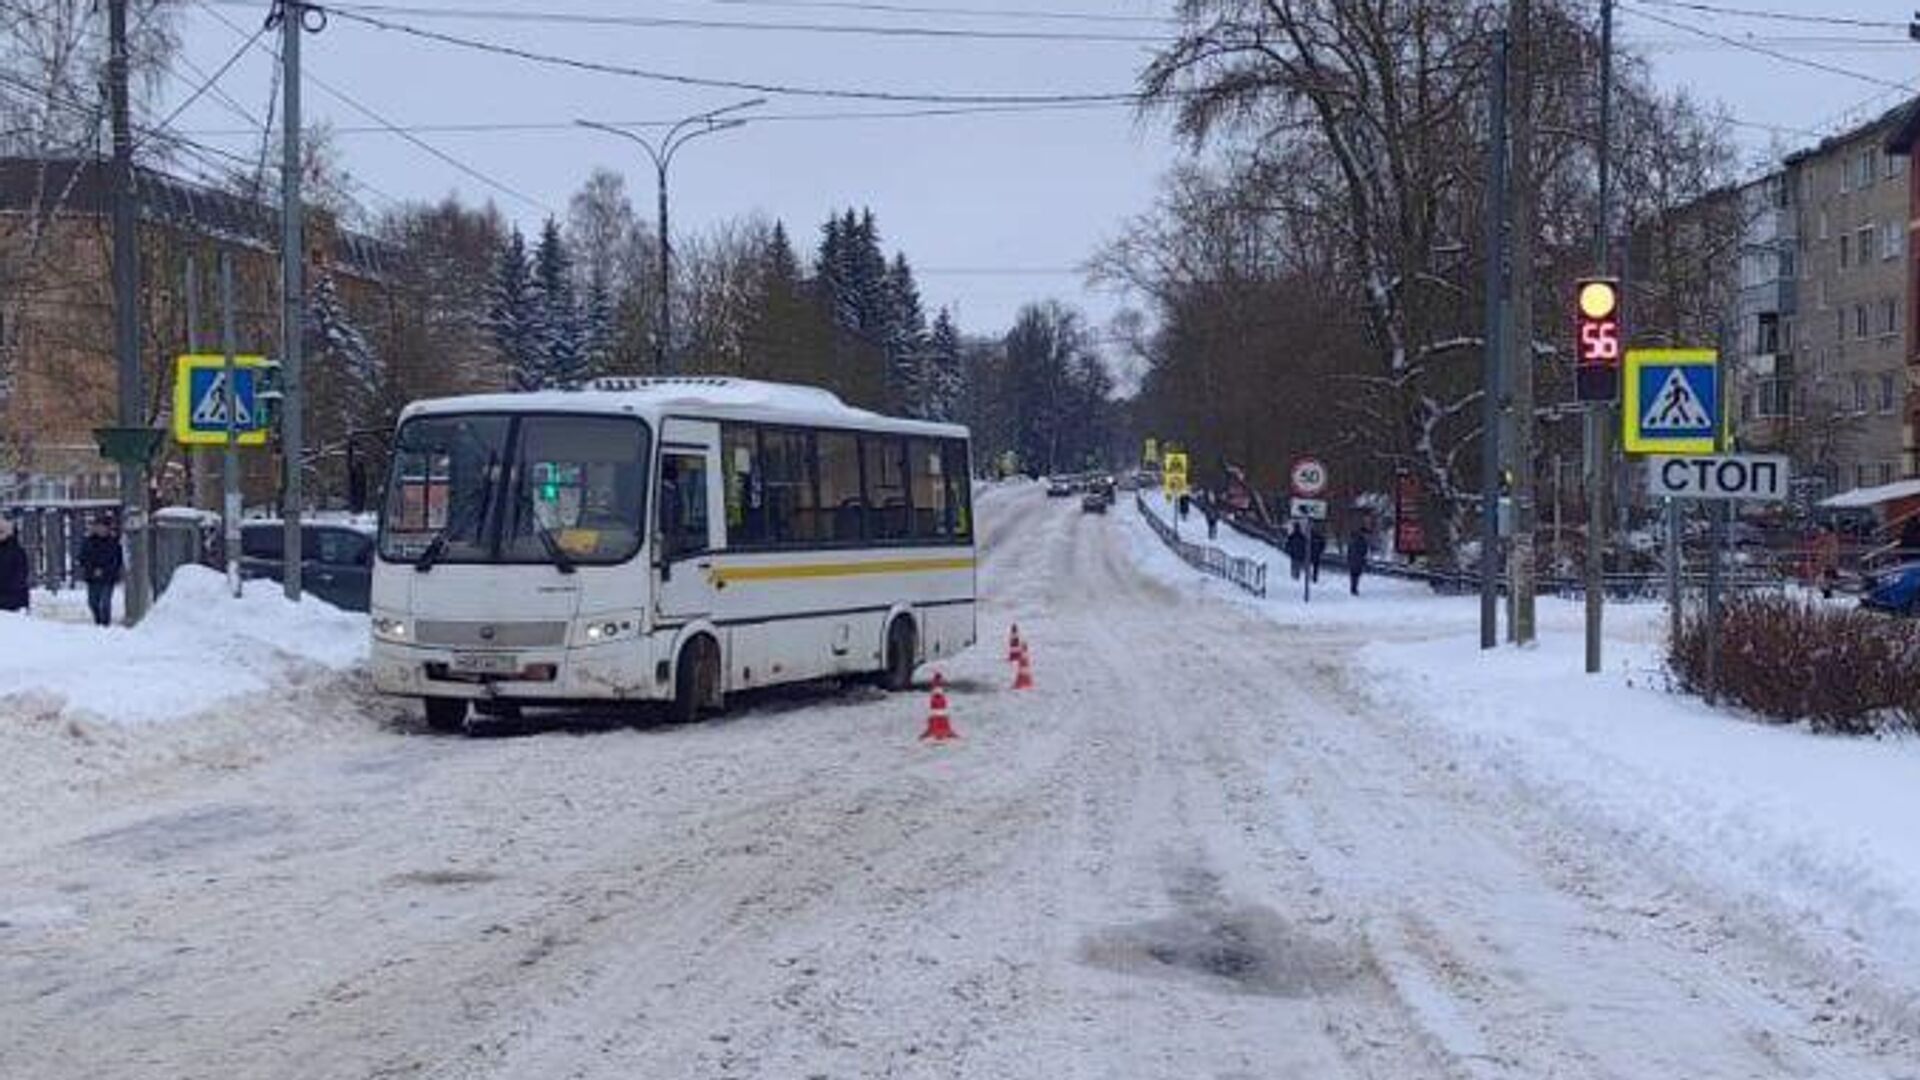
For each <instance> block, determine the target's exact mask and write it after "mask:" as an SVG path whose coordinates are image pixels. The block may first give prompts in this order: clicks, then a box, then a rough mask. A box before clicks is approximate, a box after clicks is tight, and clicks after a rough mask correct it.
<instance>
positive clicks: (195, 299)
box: [186, 251, 214, 510]
mask: <svg viewBox="0 0 1920 1080" xmlns="http://www.w3.org/2000/svg"><path fill="white" fill-rule="evenodd" d="M186 296H187V353H188V354H189V355H197V354H198V353H199V352H200V258H199V256H198V255H196V254H195V253H193V252H191V251H189V252H187V271H186ZM188 460H189V462H190V463H191V471H192V473H193V505H194V508H195V509H198V510H211V509H213V508H214V498H213V455H211V454H209V453H208V452H207V448H206V447H204V446H195V447H194V448H193V449H192V450H191V451H189V457H188Z"/></svg>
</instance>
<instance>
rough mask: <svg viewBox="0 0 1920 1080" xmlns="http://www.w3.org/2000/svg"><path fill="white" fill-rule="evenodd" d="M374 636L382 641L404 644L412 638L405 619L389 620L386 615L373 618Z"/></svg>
mask: <svg viewBox="0 0 1920 1080" xmlns="http://www.w3.org/2000/svg"><path fill="white" fill-rule="evenodd" d="M373 636H374V637H377V638H379V639H380V640H382V641H400V642H404V641H407V640H409V639H410V638H412V636H413V635H412V634H411V633H410V632H409V628H408V626H407V620H405V619H393V618H388V617H387V616H385V615H375V616H374V617H373Z"/></svg>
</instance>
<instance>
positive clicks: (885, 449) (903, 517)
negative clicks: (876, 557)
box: [860, 435, 913, 540]
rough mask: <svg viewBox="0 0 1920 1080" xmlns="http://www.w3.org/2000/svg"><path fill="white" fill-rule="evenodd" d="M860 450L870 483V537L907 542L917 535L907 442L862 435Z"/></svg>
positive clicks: (900, 439)
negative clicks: (909, 502) (909, 491)
mask: <svg viewBox="0 0 1920 1080" xmlns="http://www.w3.org/2000/svg"><path fill="white" fill-rule="evenodd" d="M860 451H861V457H862V460H863V467H862V473H863V475H864V478H865V482H866V496H867V521H868V522H869V531H868V535H869V536H871V537H872V538H873V539H875V540H905V539H907V538H908V537H910V536H912V535H913V522H912V520H911V518H910V515H909V512H908V507H907V461H906V457H907V448H906V440H905V439H902V438H900V437H898V436H889V435H862V436H861V437H860Z"/></svg>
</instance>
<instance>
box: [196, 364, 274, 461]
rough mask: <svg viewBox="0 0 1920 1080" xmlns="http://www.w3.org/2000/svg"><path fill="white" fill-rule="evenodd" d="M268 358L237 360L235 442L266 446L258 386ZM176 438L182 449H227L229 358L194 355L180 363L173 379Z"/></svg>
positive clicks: (265, 428)
mask: <svg viewBox="0 0 1920 1080" xmlns="http://www.w3.org/2000/svg"><path fill="white" fill-rule="evenodd" d="M267 366H268V365H267V359H266V357H264V356H236V357H234V358H233V374H234V379H233V390H234V394H233V397H234V410H233V412H234V425H233V426H234V431H235V437H234V440H233V441H234V442H235V444H237V445H239V446H264V445H266V442H267V424H266V417H265V416H264V415H263V412H262V410H261V409H260V407H259V406H260V402H259V395H258V393H257V391H258V380H259V376H260V372H261V369H263V368H265V367H267ZM173 438H174V441H175V442H178V443H180V444H181V445H182V446H223V445H225V444H226V441H227V358H226V357H225V356H209V355H205V354H188V355H185V356H181V357H179V358H178V360H177V361H176V365H175V368H174V379H173Z"/></svg>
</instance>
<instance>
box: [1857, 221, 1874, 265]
mask: <svg viewBox="0 0 1920 1080" xmlns="http://www.w3.org/2000/svg"><path fill="white" fill-rule="evenodd" d="M1853 253H1854V256H1855V259H1854V261H1855V262H1857V263H1859V264H1860V265H1861V266H1865V265H1867V264H1868V263H1870V262H1872V261H1873V226H1871V225H1862V226H1860V227H1859V228H1858V229H1855V230H1854V231H1853Z"/></svg>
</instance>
